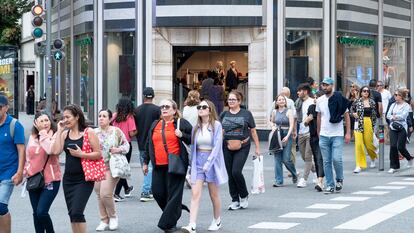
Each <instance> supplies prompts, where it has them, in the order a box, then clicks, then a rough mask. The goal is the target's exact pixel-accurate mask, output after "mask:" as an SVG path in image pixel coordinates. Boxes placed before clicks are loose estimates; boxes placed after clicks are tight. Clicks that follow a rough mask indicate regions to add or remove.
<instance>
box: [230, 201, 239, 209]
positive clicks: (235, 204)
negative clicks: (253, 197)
mask: <svg viewBox="0 0 414 233" xmlns="http://www.w3.org/2000/svg"><path fill="white" fill-rule="evenodd" d="M228 209H229V210H238V209H240V203H239V202H238V201H233V202H232V203H231V204H230V205H229V208H228Z"/></svg>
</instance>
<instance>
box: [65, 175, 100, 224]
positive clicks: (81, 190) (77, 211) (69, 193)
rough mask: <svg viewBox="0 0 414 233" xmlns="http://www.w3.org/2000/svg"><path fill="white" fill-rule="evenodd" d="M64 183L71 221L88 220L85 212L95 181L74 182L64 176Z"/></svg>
mask: <svg viewBox="0 0 414 233" xmlns="http://www.w3.org/2000/svg"><path fill="white" fill-rule="evenodd" d="M62 183H63V194H64V195H65V201H66V206H67V208H68V214H69V217H70V222H71V223H79V222H86V220H85V215H83V212H84V211H85V207H86V204H87V203H88V200H89V197H90V196H91V194H92V191H93V186H94V182H93V181H85V180H82V181H77V182H74V181H68V180H67V179H65V177H63V182H62Z"/></svg>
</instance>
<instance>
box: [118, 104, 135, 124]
mask: <svg viewBox="0 0 414 233" xmlns="http://www.w3.org/2000/svg"><path fill="white" fill-rule="evenodd" d="M116 113H117V114H116V118H115V122H117V123H119V122H124V121H126V120H127V118H128V116H129V115H133V114H134V105H133V104H132V101H131V100H130V99H127V98H121V99H120V100H119V102H118V104H117V105H116Z"/></svg>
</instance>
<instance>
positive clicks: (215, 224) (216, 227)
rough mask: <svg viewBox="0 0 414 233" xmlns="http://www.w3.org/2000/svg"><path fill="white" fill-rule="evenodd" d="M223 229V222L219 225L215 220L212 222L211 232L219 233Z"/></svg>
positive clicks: (209, 228)
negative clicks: (217, 232) (216, 232)
mask: <svg viewBox="0 0 414 233" xmlns="http://www.w3.org/2000/svg"><path fill="white" fill-rule="evenodd" d="M220 228H221V221H220V222H219V223H217V222H216V220H214V219H213V221H211V224H210V226H209V227H208V230H209V231H218V230H219V229H220Z"/></svg>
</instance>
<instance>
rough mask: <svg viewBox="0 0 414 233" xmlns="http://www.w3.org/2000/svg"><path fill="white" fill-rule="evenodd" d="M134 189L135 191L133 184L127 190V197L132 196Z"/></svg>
mask: <svg viewBox="0 0 414 233" xmlns="http://www.w3.org/2000/svg"><path fill="white" fill-rule="evenodd" d="M132 191H134V186H132V185H131V186H129V188H128V189H127V190H125V197H130V196H131V193H132Z"/></svg>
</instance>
